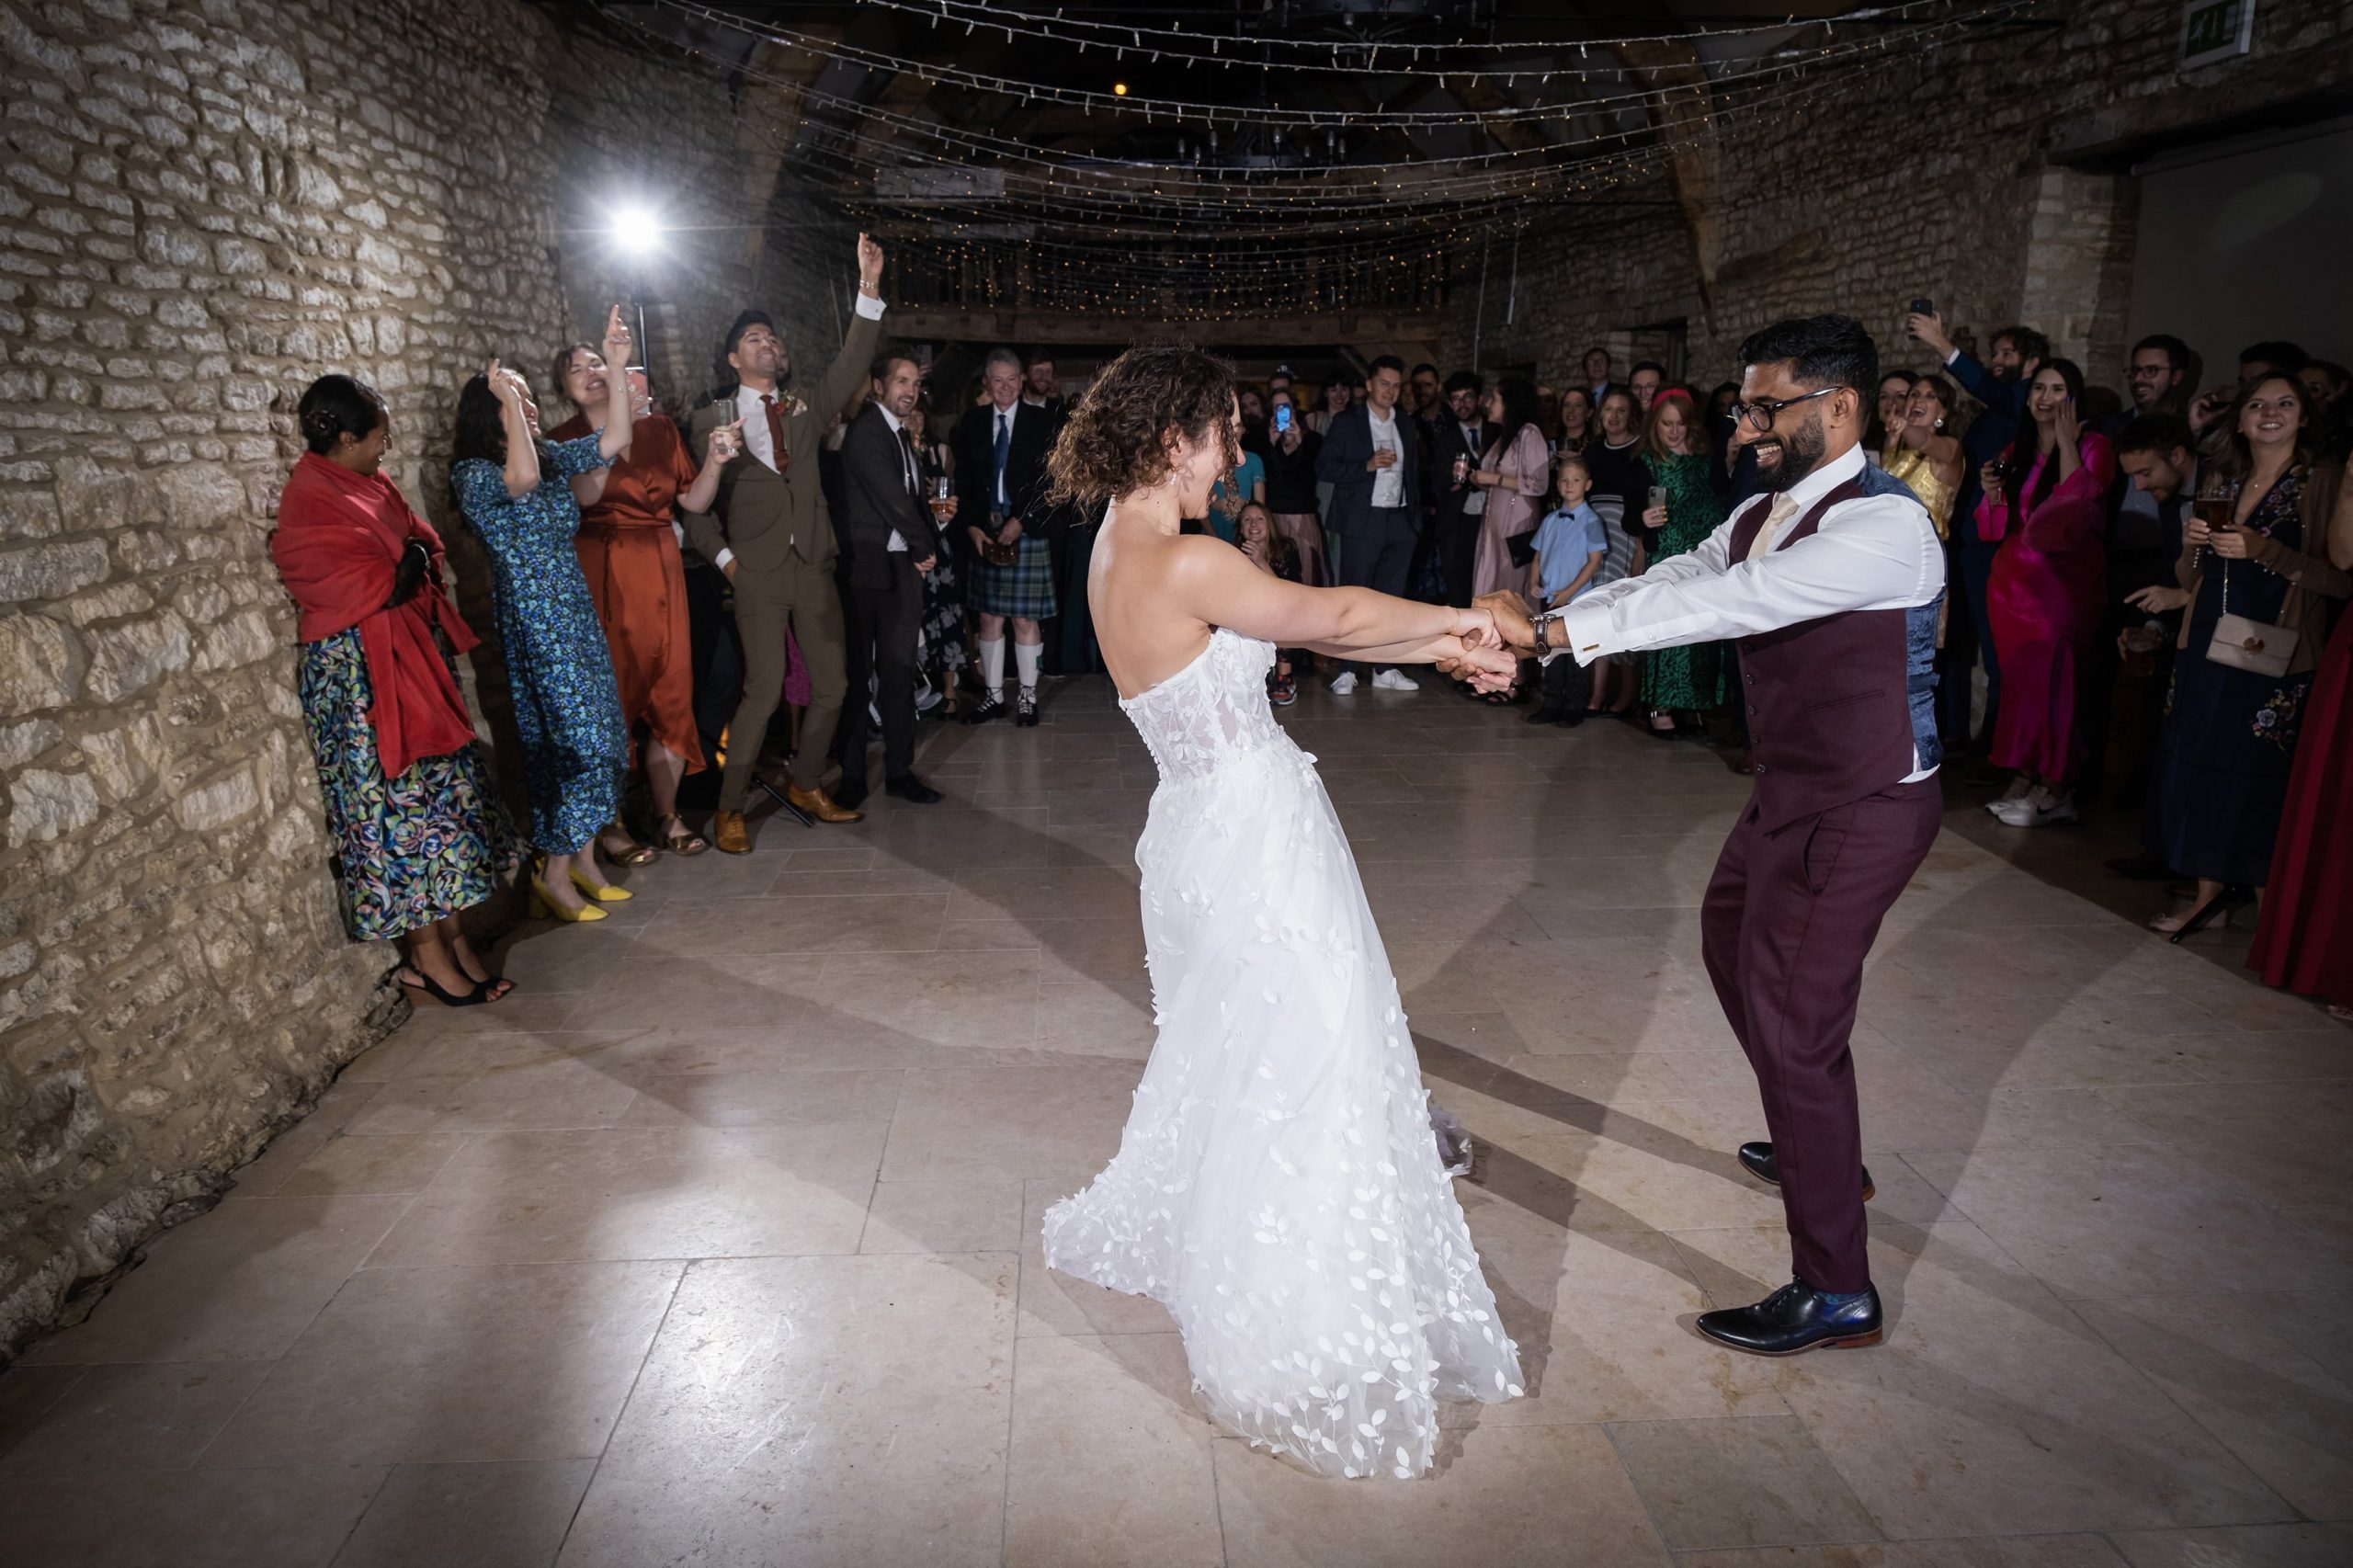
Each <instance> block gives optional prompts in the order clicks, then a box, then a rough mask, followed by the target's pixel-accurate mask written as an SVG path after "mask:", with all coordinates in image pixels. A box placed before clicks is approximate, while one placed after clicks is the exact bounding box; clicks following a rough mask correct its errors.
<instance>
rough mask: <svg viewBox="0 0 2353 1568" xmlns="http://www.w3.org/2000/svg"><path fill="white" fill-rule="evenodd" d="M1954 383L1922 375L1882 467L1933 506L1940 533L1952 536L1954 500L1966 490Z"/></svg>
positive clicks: (1930, 509)
mask: <svg viewBox="0 0 2353 1568" xmlns="http://www.w3.org/2000/svg"><path fill="white" fill-rule="evenodd" d="M1953 396H1954V393H1953V390H1952V383H1951V382H1950V381H1946V380H1945V379H1944V378H1943V377H1942V376H1936V375H1928V376H1922V377H1920V378H1919V379H1918V380H1917V381H1914V382H1913V383H1912V391H1911V392H1910V394H1909V395H1908V396H1907V397H1906V398H1905V399H1904V422H1903V423H1902V424H1901V425H1898V426H1895V427H1894V428H1893V429H1892V430H1890V431H1889V432H1888V443H1887V450H1886V451H1885V452H1884V453H1882V454H1881V457H1880V467H1881V468H1883V469H1885V470H1887V472H1888V473H1889V474H1890V475H1891V476H1893V477H1894V478H1896V479H1900V480H1902V481H1903V482H1904V483H1905V484H1907V485H1909V486H1910V487H1911V489H1912V494H1915V495H1917V496H1918V497H1919V498H1920V505H1921V506H1926V507H1927V509H1928V520H1929V521H1930V522H1932V523H1934V524H1936V525H1937V537H1938V539H1950V538H1951V537H1952V500H1953V497H1954V495H1956V494H1959V493H1960V490H1961V433H1960V431H1959V430H1958V429H1956V428H1955V427H1954V426H1955V423H1956V422H1955V420H1954V418H1953Z"/></svg>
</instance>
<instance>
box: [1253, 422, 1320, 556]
mask: <svg viewBox="0 0 2353 1568" xmlns="http://www.w3.org/2000/svg"><path fill="white" fill-rule="evenodd" d="M1323 449H1324V437H1321V436H1319V435H1317V434H1316V433H1315V432H1314V431H1313V430H1310V429H1309V428H1308V427H1307V420H1306V418H1305V416H1304V415H1302V413H1301V410H1300V407H1299V400H1298V399H1297V398H1296V397H1294V396H1293V395H1292V393H1291V390H1290V388H1289V387H1288V386H1280V387H1277V388H1276V389H1275V390H1274V391H1272V392H1268V393H1267V445H1266V449H1265V450H1264V452H1263V453H1262V454H1261V455H1262V459H1263V460H1264V461H1265V463H1266V465H1267V514H1268V515H1269V516H1270V517H1272V518H1273V520H1274V525H1275V531H1276V532H1277V533H1279V534H1281V535H1282V536H1283V538H1285V539H1287V540H1290V547H1291V550H1292V552H1293V553H1294V554H1295V555H1296V556H1297V557H1298V560H1299V580H1300V581H1301V582H1302V583H1305V584H1306V585H1308V586H1310V587H1312V588H1322V587H1329V586H1330V585H1331V583H1332V576H1331V573H1330V572H1329V570H1328V569H1327V568H1326V567H1325V565H1324V519H1323V518H1322V517H1319V516H1317V515H1316V509H1315V507H1316V502H1315V459H1316V456H1317V454H1319V453H1321V452H1322V451H1323Z"/></svg>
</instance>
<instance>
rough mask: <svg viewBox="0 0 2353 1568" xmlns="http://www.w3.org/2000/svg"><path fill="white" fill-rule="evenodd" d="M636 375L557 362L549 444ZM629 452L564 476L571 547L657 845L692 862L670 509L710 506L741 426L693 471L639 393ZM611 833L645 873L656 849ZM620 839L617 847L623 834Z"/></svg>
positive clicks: (683, 590) (679, 587)
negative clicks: (558, 418) (685, 810)
mask: <svg viewBox="0 0 2353 1568" xmlns="http://www.w3.org/2000/svg"><path fill="white" fill-rule="evenodd" d="M625 373H626V374H632V375H636V374H642V372H632V371H625V370H624V369H619V368H613V369H609V370H608V367H607V365H606V364H605V358H604V356H603V355H601V354H599V353H597V350H596V349H595V348H593V347H590V346H589V345H587V344H585V343H575V344H574V345H573V346H572V347H569V348H566V349H564V350H563V352H562V353H560V354H558V355H557V356H556V357H555V384H556V385H557V387H559V388H560V389H562V391H563V395H564V397H565V398H566V399H567V400H568V401H569V402H570V403H572V405H573V407H574V408H575V409H578V410H579V411H580V412H579V413H577V414H575V415H574V416H573V417H572V418H571V419H570V420H568V421H566V422H565V423H563V424H562V425H559V426H556V427H555V429H553V430H551V431H550V432H549V433H548V439H550V440H551V441H570V440H575V439H577V438H578V437H582V436H585V435H587V434H588V433H589V432H590V431H592V430H602V429H603V428H604V427H605V410H606V408H607V406H608V401H609V397H610V392H611V388H610V385H609V383H608V374H609V375H621V374H625ZM636 415H637V416H636V419H635V420H634V422H633V423H631V426H630V430H629V445H628V446H627V447H624V448H623V449H621V455H620V457H618V458H616V459H615V460H613V462H612V465H611V466H610V467H608V468H597V469H591V470H589V471H588V472H586V473H583V474H576V475H574V477H573V480H572V496H573V499H574V501H576V502H578V503H579V506H580V531H579V533H577V534H576V535H574V537H573V541H572V542H573V548H574V550H576V551H578V552H579V555H580V574H581V575H582V576H584V577H585V578H586V579H587V580H588V597H590V598H591V599H593V600H594V601H596V605H597V620H599V621H600V622H602V623H603V625H604V628H605V642H606V645H607V647H608V649H610V651H611V653H612V657H613V678H614V681H615V683H616V684H617V685H618V686H619V687H620V699H621V722H623V723H625V724H627V725H628V726H629V730H630V735H631V739H632V741H634V740H635V738H636V736H637V733H638V732H639V730H640V728H641V727H642V729H643V730H644V733H645V741H644V745H643V748H642V750H641V751H640V752H639V756H640V757H641V758H642V763H643V766H644V768H645V781H646V787H647V792H648V793H649V794H651V795H652V796H653V798H654V800H653V804H654V842H655V843H656V844H657V845H659V846H661V847H663V848H665V849H667V850H668V851H670V853H671V854H673V855H699V854H701V853H702V852H703V851H704V850H705V849H707V848H709V847H710V846H709V845H708V844H707V843H705V842H704V840H703V838H702V837H701V835H699V834H696V833H694V832H692V831H691V830H689V829H688V826H687V824H686V823H685V822H684V821H683V820H681V819H680V817H679V815H678V780H679V779H680V778H683V777H684V776H685V775H687V774H688V773H692V772H695V771H697V770H699V768H700V767H702V765H703V760H702V743H701V741H700V739H699V737H698V735H697V733H696V730H695V672H694V646H693V639H692V637H691V635H690V634H689V632H688V625H687V572H686V566H685V563H684V562H681V561H680V560H679V558H678V536H677V534H676V525H675V524H674V523H673V522H672V521H671V517H672V513H673V510H674V508H675V509H676V510H683V511H688V512H704V511H709V510H710V503H711V498H712V497H713V496H714V495H716V494H719V472H720V470H722V469H723V468H725V467H726V466H727V463H728V460H729V459H731V458H733V456H734V455H735V453H736V452H737V451H738V450H740V446H739V445H738V440H739V437H738V434H737V428H736V426H734V425H722V426H720V427H719V428H718V429H717V430H714V431H713V432H712V433H711V439H710V452H709V454H708V456H707V457H706V458H705V460H704V461H703V463H702V465H701V466H700V467H699V468H698V467H697V466H696V464H695V460H694V457H693V455H692V454H691V453H689V452H688V450H687V443H686V440H685V438H684V437H681V436H680V435H679V434H678V427H677V426H676V425H673V424H672V423H671V422H670V421H669V420H668V419H666V418H665V417H664V416H663V415H659V414H656V413H654V407H653V401H652V399H651V398H647V397H642V396H641V397H639V399H638V406H637V409H636ZM615 832H620V824H618V823H616V824H614V828H613V829H611V830H608V834H607V835H606V837H605V839H604V849H605V853H606V855H607V856H608V857H609V858H612V859H613V860H615V861H617V862H619V863H620V864H621V865H641V864H642V863H643V862H645V861H647V860H651V859H652V858H654V851H653V850H652V849H648V848H645V847H644V846H641V845H636V844H630V843H626V842H621V843H616V842H615V841H614V838H613V836H612V835H613V833H615ZM621 836H622V837H623V838H624V839H625V838H626V836H627V835H626V834H625V833H622V835H621Z"/></svg>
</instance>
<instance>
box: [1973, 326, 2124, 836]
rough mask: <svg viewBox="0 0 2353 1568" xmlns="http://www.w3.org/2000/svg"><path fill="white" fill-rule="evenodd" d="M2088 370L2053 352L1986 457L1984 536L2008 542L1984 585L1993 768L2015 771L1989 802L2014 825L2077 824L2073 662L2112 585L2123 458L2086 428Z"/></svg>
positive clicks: (2078, 756)
mask: <svg viewBox="0 0 2353 1568" xmlns="http://www.w3.org/2000/svg"><path fill="white" fill-rule="evenodd" d="M2083 392H2084V373H2083V371H2081V370H2079V369H2076V368H2075V365H2074V363H2073V362H2071V361H2069V360H2065V359H2053V360H2052V361H2051V363H2049V364H2048V365H2045V366H2043V367H2042V369H2040V370H2038V371H2036V372H2035V377H2034V384H2033V385H2032V386H2031V387H2030V388H2029V390H2028V392H2027V414H2028V426H2027V428H2026V429H2024V430H2021V431H2020V432H2019V433H2018V439H2017V440H2016V441H2014V442H2012V443H2011V444H2010V446H2009V448H2008V449H2006V450H2005V451H2004V452H2003V453H2002V455H2001V456H2000V457H1999V458H1997V459H1995V460H1994V461H1993V462H1991V463H1988V464H1986V466H1985V472H1984V487H1985V496H1984V500H1983V501H1981V502H1979V503H1978V507H1977V517H1978V523H1979V527H1980V530H1981V532H1980V537H1981V538H1984V539H1998V540H2001V541H2002V548H2001V551H2000V553H1999V554H1997V555H1995V557H1994V574H1993V578H1992V580H1991V582H1990V583H1989V584H1988V585H1987V587H1986V591H1985V602H1986V619H1988V620H1990V621H1991V622H1992V624H1993V631H1994V647H1995V653H1997V654H1998V655H1999V657H2000V659H2001V665H2002V708H2001V714H2000V717H1999V719H1998V720H1997V722H1996V723H1995V730H1994V753H1993V757H1994V764H1995V767H2014V768H2016V769H2018V776H2017V777H2016V778H2013V779H2012V780H2011V781H2010V788H2009V790H2008V792H2007V793H2006V794H2004V795H2003V796H2002V798H2001V799H1999V800H1997V801H1994V802H1992V803H1991V804H1990V805H1988V806H1987V807H1986V810H1988V811H1990V812H1993V813H1994V814H1995V816H1996V817H1999V818H2000V819H2001V820H2002V821H2004V822H2006V823H2007V824H2010V825H2011V826H2012V827H2049V826H2052V825H2053V824H2058V823H2066V822H2074V821H2075V775H2076V774H2077V773H2078V772H2079V771H2081V769H2082V767H2083V763H2084V753H2085V745H2084V738H2083V733H2082V732H2081V731H2080V730H2079V729H2078V728H2077V726H2076V723H2075V667H2076V663H2077V661H2078V660H2080V659H2081V658H2082V657H2083V654H2084V652H2085V650H2086V648H2087V647H2088V646H2089V645H2090V642H2091V639H2092V638H2093V636H2094V635H2096V634H2097V631H2098V630H2099V620H2100V608H2101V600H2102V597H2103V595H2104V594H2105V593H2106V591H2107V579H2108V560H2107V553H2106V551H2105V549H2104V541H2105V538H2106V535H2107V531H2108V487H2109V483H2110V482H2111V481H2112V480H2114V479H2115V477H2116V457H2115V454H2114V452H2113V451H2112V450H2111V449H2109V441H2108V437H2105V436H2100V435H2096V434H2093V433H2091V432H2088V431H2086V430H2085V429H2084V428H2083V426H2082V425H2081V423H2080V422H2079V419H2078V416H2077V414H2076V407H2077V403H2078V400H2079V399H2081V397H2082V396H2083Z"/></svg>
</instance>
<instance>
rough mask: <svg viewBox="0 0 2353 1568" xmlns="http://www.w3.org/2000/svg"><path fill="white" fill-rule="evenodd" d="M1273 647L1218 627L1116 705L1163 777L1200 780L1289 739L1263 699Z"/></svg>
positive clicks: (1265, 698)
mask: <svg viewBox="0 0 2353 1568" xmlns="http://www.w3.org/2000/svg"><path fill="white" fill-rule="evenodd" d="M1274 667H1275V645H1274V644H1273V643H1271V642H1260V641H1258V640H1257V639H1256V638H1255V637H1245V636H1243V635H1242V634H1241V633H1240V632H1238V631H1228V630H1226V629H1225V628H1224V627H1222V626H1221V627H1219V628H1218V629H1217V630H1215V631H1211V633H1210V645H1209V646H1208V647H1206V648H1204V649H1202V650H1201V652H1200V653H1199V655H1198V656H1197V657H1196V658H1195V659H1194V660H1193V662H1192V663H1191V664H1189V665H1186V666H1185V667H1184V668H1183V669H1181V670H1178V671H1177V672H1176V674H1175V675H1173V676H1169V677H1168V678H1167V679H1166V680H1164V681H1162V682H1161V683H1160V684H1159V685H1158V686H1155V687H1153V688H1152V689H1151V690H1149V691H1146V692H1143V693H1142V694H1141V695H1139V696H1136V697H1126V698H1121V699H1120V710H1121V711H1122V712H1124V713H1126V714H1127V716H1128V719H1129V721H1130V722H1131V723H1133V724H1134V725H1135V727H1136V733H1138V734H1140V735H1142V737H1143V744H1145V745H1147V746H1149V747H1151V748H1152V759H1153V761H1154V762H1155V763H1157V764H1159V765H1160V776H1161V778H1164V779H1179V778H1207V777H1208V776H1209V775H1211V774H1212V773H1214V772H1216V771H1217V770H1218V769H1219V768H1221V767H1224V766H1225V765H1226V764H1228V763H1230V762H1233V761H1236V760H1238V759H1240V758H1242V757H1245V756H1252V755H1253V754H1255V753H1257V752H1259V751H1263V750H1265V749H1266V748H1267V746H1270V745H1289V744H1290V737H1289V736H1288V735H1286V734H1284V733H1283V728H1282V726H1281V725H1280V724H1278V723H1276V722H1275V714H1274V710H1273V709H1272V708H1271V707H1269V706H1268V705H1267V671H1269V670H1271V669H1273V668H1274Z"/></svg>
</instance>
